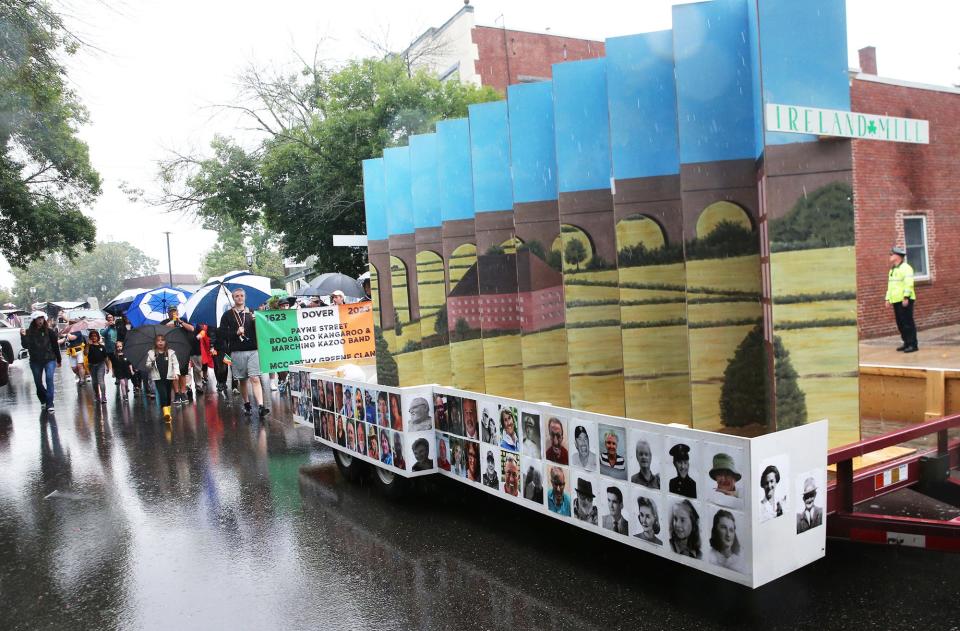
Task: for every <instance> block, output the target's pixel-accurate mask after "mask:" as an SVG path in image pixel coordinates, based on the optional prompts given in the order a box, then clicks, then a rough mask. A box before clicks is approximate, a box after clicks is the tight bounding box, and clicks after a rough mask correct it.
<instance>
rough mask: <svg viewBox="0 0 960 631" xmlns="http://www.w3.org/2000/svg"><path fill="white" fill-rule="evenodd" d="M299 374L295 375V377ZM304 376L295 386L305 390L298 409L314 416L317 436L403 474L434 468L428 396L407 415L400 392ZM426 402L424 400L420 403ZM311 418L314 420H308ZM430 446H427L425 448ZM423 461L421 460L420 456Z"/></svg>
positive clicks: (299, 395) (412, 403) (297, 393)
mask: <svg viewBox="0 0 960 631" xmlns="http://www.w3.org/2000/svg"><path fill="white" fill-rule="evenodd" d="M292 374H294V373H293V372H291V375H292ZM302 374H305V375H307V380H305V381H301V380H300V378H299V376H298V377H297V380H296V381H295V382H294V383H297V384H298V385H300V386H301V387H303V384H304V383H305V384H306V387H305V389H304V390H292V396H293V400H294V410H295V412H296V413H297V414H298V415H299V414H300V411H301V408H302V411H303V412H304V418H310V419H311V420H312V423H313V427H314V436H315V437H316V438H317V439H319V440H320V441H321V442H325V443H327V444H329V445H331V446H333V445H338V446H340V447H343V448H345V449H346V450H348V451H350V452H353V454H355V455H358V456H361V457H363V458H366V459H368V460H371V461H376V462H378V463H380V464H383V465H386V466H388V467H393V468H396V469H399V470H402V471H425V470H429V469H432V468H433V466H432V461H433V460H432V459H433V455H432V453H431V451H432V445H431V444H429V441H426V442H427V443H428V444H427V445H423V442H424V441H422V438H423V435H424V434H425V435H427V436H429V435H430V433H431V431H432V425H430V423H431V416H432V408H431V406H429V405H427V406H426V410H425V411H424V409H423V406H422V405H421V402H422V401H423V400H425V399H424V397H413V398H411V400H410V401H409V402H407V408H406V412H405V411H404V401H403V397H404V395H402V394H401V390H400V389H399V388H391V387H387V386H379V385H376V384H367V383H358V382H350V381H346V380H341V379H339V378H331V377H327V376H325V375H323V374H322V373H312V374H311V373H309V372H304V373H302ZM417 399H420V400H417ZM307 415H310V416H307ZM424 423H427V428H428V429H427V431H421V432H419V433H418V434H410V433H408V428H409V427H412V426H417V427H420V426H422V425H423V424H424ZM424 447H425V448H424ZM418 457H419V458H418Z"/></svg>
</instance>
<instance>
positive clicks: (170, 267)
mask: <svg viewBox="0 0 960 631" xmlns="http://www.w3.org/2000/svg"><path fill="white" fill-rule="evenodd" d="M163 234H165V235H167V274H169V275H170V286H171V287H173V261H172V259H171V258H170V233H169V232H164V233H163Z"/></svg>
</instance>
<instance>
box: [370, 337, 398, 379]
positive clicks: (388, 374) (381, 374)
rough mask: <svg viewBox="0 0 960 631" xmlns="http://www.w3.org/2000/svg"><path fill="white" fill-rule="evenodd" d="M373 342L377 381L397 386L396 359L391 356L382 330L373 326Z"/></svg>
mask: <svg viewBox="0 0 960 631" xmlns="http://www.w3.org/2000/svg"><path fill="white" fill-rule="evenodd" d="M373 343H374V349H375V350H376V352H377V383H380V384H383V385H385V386H399V385H400V372H399V370H397V360H396V359H394V358H393V353H391V352H390V347H389V345H388V344H387V340H386V338H385V337H383V330H382V329H381V328H380V327H378V326H375V327H373Z"/></svg>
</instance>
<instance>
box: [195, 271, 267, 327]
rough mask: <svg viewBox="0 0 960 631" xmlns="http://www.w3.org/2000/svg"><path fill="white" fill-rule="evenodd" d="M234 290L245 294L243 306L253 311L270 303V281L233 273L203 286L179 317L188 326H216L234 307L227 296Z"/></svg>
mask: <svg viewBox="0 0 960 631" xmlns="http://www.w3.org/2000/svg"><path fill="white" fill-rule="evenodd" d="M236 289H243V290H244V291H245V292H246V294H247V300H246V305H247V307H249V308H250V309H256V308H257V307H259V306H260V305H262V304H263V303H265V302H266V301H268V300H270V279H269V278H267V277H266V276H256V275H255V274H251V273H250V272H248V271H234V272H228V273H227V274H224V275H223V276H214V277H213V278H211V279H210V280H208V281H207V284H206V285H204V286H203V287H201V288H200V289H198V290H197V293H195V294H193V295H192V296H190V300H188V301H187V304H186V305H184V307H183V309H181V310H180V315H181V316H182V317H183V319H185V320H186V321H187V322H189V323H190V324H203V323H206V324H209V325H210V326H219V324H220V316H222V315H223V314H224V313H225V312H226V311H227V309H229V308H230V307H231V305H232V304H233V299H232V298H231V297H230V294H231V293H232V292H233V291H234V290H236Z"/></svg>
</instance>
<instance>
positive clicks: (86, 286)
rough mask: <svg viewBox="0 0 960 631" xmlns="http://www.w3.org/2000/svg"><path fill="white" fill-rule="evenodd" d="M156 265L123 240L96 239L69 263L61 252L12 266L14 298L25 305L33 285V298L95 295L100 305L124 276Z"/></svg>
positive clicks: (118, 288) (143, 273)
mask: <svg viewBox="0 0 960 631" xmlns="http://www.w3.org/2000/svg"><path fill="white" fill-rule="evenodd" d="M156 269H157V260H156V259H152V258H150V257H148V256H147V255H146V254H144V253H143V252H141V251H140V250H138V249H137V248H135V247H134V246H132V245H130V244H129V243H127V242H125V241H119V242H106V243H99V244H97V247H96V249H95V250H93V251H92V252H85V253H81V254H79V255H78V256H76V257H75V259H74V261H73V262H72V263H71V262H70V261H69V260H68V259H67V256H66V255H65V254H51V255H50V256H48V257H47V258H45V259H41V260H38V261H34V262H33V263H31V264H30V265H28V266H27V267H26V268H24V269H18V268H14V269H13V276H14V279H15V284H14V288H13V293H14V295H15V296H16V300H15V301H14V302H16V303H17V304H19V305H21V306H25V305H29V304H30V303H31V302H32V301H31V299H30V288H31V287H36V288H37V293H36V295H35V298H34V299H35V300H36V301H37V302H47V301H52V300H71V301H72V300H76V301H84V300H86V299H87V298H89V297H91V296H95V297H97V299H99V300H100V305H101V306H102V305H104V304H105V303H106V301H108V300H110V299H111V298H113V297H114V296H116V295H117V294H118V293H120V292H121V291H123V281H124V280H125V279H127V278H131V277H135V276H146V275H148V274H153V273H154V272H155V271H156ZM101 287H106V290H105V291H102V290H101V289H100V288H101Z"/></svg>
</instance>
